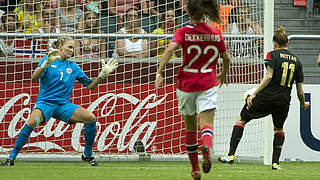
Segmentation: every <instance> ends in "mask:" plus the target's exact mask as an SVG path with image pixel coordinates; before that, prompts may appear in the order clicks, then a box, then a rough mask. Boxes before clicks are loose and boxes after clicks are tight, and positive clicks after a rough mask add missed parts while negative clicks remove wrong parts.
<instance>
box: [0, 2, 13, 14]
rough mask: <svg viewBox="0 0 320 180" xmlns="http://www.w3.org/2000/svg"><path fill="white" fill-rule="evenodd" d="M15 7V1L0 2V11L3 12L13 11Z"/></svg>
mask: <svg viewBox="0 0 320 180" xmlns="http://www.w3.org/2000/svg"><path fill="white" fill-rule="evenodd" d="M16 7H17V0H14V1H8V0H0V10H2V11H4V12H10V11H13V10H14V9H15V8H16Z"/></svg>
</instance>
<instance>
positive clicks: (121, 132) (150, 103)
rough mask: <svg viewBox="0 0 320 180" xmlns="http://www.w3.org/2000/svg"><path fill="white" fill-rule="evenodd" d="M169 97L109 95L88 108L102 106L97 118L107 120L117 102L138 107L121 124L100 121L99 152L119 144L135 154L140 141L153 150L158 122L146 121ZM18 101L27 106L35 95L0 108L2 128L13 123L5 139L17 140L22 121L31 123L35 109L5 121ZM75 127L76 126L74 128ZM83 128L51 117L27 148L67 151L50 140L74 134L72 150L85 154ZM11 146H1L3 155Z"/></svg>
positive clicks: (119, 148) (26, 96) (97, 138)
mask: <svg viewBox="0 0 320 180" xmlns="http://www.w3.org/2000/svg"><path fill="white" fill-rule="evenodd" d="M166 97H167V95H164V96H163V97H162V98H160V99H157V96H156V94H155V93H151V94H149V95H147V96H146V97H145V98H143V99H138V98H136V97H134V96H132V95H131V94H127V93H118V94H115V93H107V94H105V95H102V96H100V97H99V98H97V99H96V100H95V101H93V102H92V103H90V105H89V107H88V108H87V109H88V110H89V111H91V112H93V111H96V110H97V109H98V107H102V108H101V109H99V111H97V112H99V113H100V114H99V115H97V116H98V117H99V118H107V117H108V116H110V115H111V114H112V113H113V111H114V110H115V108H116V107H117V102H118V101H120V100H121V101H125V102H129V103H131V106H132V107H134V108H133V109H132V110H131V114H130V116H129V117H128V118H127V119H125V120H122V121H121V122H120V121H114V122H111V123H109V122H107V123H104V124H101V123H100V122H99V121H97V135H96V139H95V142H96V145H97V146H96V149H97V151H105V150H106V149H108V148H109V147H110V146H112V145H114V143H115V142H116V141H117V144H116V148H117V150H118V151H119V152H121V151H124V150H129V151H133V146H134V143H135V142H136V140H137V139H138V138H139V140H141V141H142V142H143V143H144V144H145V148H146V149H147V148H148V147H150V146H151V145H152V143H153V142H154V140H155V138H156V136H155V135H154V130H155V129H156V127H157V121H146V120H144V118H145V117H146V116H148V113H149V111H150V110H152V109H154V108H156V107H157V106H158V105H159V104H161V103H163V102H164V100H165V99H166ZM18 101H21V102H22V104H21V105H20V106H27V105H29V104H30V103H31V102H30V101H31V96H30V94H29V93H21V94H18V95H16V96H14V97H12V98H11V99H10V100H8V101H7V102H6V103H5V104H4V105H3V106H2V107H1V109H0V125H1V123H5V122H6V123H8V122H10V123H9V126H8V129H7V131H4V132H6V133H7V134H4V136H7V137H9V138H12V139H13V138H16V137H17V135H18V134H19V129H20V128H21V125H20V126H19V127H17V126H18V124H19V123H20V124H21V121H27V119H28V118H29V117H30V113H31V108H30V107H25V108H22V109H20V110H18V112H17V113H15V115H14V116H13V117H12V119H8V118H5V117H6V115H7V113H8V112H9V111H10V110H11V111H12V108H13V107H15V106H16V103H17V102H18ZM20 106H19V107H20ZM3 127H4V126H3ZM71 127H73V129H72V128H71ZM83 128H84V124H82V123H78V124H76V125H75V126H70V125H67V124H65V123H64V122H62V121H58V122H57V121H56V120H55V119H53V118H51V119H50V120H49V121H48V122H47V123H46V124H45V125H44V126H40V127H39V128H38V129H37V130H36V131H34V132H32V134H31V136H30V138H35V137H36V138H37V139H38V141H36V142H30V143H28V144H26V145H25V147H35V148H40V149H41V150H43V151H45V152H47V151H51V150H59V151H67V150H66V149H65V147H63V146H61V145H59V144H58V143H56V142H55V141H47V140H46V138H52V137H54V138H61V137H62V136H64V135H65V133H67V132H69V133H70V131H72V133H71V137H70V141H71V143H70V144H71V146H72V149H73V150H74V151H83V150H84V146H83V143H81V141H82V138H83V137H82V135H81V132H82V130H83ZM129 132H130V135H129ZM141 136H142V138H141ZM107 137H108V139H109V140H108V141H106V138H107ZM128 137H129V140H128ZM106 142H107V143H106ZM7 146H9V145H8V144H5V145H3V144H0V152H7V151H11V149H12V147H13V144H11V145H10V146H11V147H10V148H7Z"/></svg>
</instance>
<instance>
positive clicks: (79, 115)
mask: <svg viewBox="0 0 320 180" xmlns="http://www.w3.org/2000/svg"><path fill="white" fill-rule="evenodd" d="M70 120H71V121H72V122H81V123H85V129H84V138H85V148H84V153H83V154H82V156H81V159H82V160H83V161H85V162H89V163H90V164H91V165H92V166H98V163H97V161H95V159H94V157H93V156H92V146H93V143H94V138H95V136H96V129H97V127H96V117H95V116H94V115H93V113H92V112H90V111H88V110H87V109H84V108H82V107H79V108H78V109H76V110H75V111H74V113H73V115H72V116H71V119H70Z"/></svg>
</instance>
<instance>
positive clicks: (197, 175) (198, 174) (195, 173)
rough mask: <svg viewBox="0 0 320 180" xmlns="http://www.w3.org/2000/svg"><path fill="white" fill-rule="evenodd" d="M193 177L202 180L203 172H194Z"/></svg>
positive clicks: (195, 179)
mask: <svg viewBox="0 0 320 180" xmlns="http://www.w3.org/2000/svg"><path fill="white" fill-rule="evenodd" d="M191 176H192V178H193V179H194V180H200V179H201V171H192V172H191Z"/></svg>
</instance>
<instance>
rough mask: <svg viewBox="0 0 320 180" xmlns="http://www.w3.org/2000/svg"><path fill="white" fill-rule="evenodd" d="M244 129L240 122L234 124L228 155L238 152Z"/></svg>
mask: <svg viewBox="0 0 320 180" xmlns="http://www.w3.org/2000/svg"><path fill="white" fill-rule="evenodd" d="M243 130H244V127H243V126H242V125H240V124H236V125H234V126H233V130H232V135H231V140H230V149H229V153H228V156H232V155H234V154H235V153H236V150H237V147H238V144H239V142H240V140H241V138H242V134H243Z"/></svg>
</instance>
